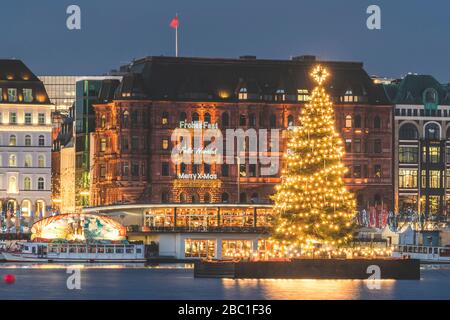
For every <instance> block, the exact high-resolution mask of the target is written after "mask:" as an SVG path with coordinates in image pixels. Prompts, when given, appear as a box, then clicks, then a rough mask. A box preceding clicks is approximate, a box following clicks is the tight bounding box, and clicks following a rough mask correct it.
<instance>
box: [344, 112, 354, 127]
mask: <svg viewBox="0 0 450 320" xmlns="http://www.w3.org/2000/svg"><path fill="white" fill-rule="evenodd" d="M345 127H346V128H351V127H352V116H351V115H346V116H345Z"/></svg>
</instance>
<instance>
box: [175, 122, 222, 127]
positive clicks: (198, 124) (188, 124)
mask: <svg viewBox="0 0 450 320" xmlns="http://www.w3.org/2000/svg"><path fill="white" fill-rule="evenodd" d="M180 128H181V129H219V125H218V124H217V123H209V122H201V121H192V122H186V121H180Z"/></svg>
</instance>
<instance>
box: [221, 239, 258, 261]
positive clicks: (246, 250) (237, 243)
mask: <svg viewBox="0 0 450 320" xmlns="http://www.w3.org/2000/svg"><path fill="white" fill-rule="evenodd" d="M251 253H252V242H251V241H250V240H222V257H224V258H234V257H249V256H250V255H251Z"/></svg>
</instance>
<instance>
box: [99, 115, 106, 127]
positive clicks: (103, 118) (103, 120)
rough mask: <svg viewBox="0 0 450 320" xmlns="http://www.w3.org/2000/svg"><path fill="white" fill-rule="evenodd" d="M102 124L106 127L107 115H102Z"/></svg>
mask: <svg viewBox="0 0 450 320" xmlns="http://www.w3.org/2000/svg"><path fill="white" fill-rule="evenodd" d="M100 125H101V127H102V128H105V127H106V115H104V114H103V115H102V117H101V122H100Z"/></svg>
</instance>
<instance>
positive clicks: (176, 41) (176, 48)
mask: <svg viewBox="0 0 450 320" xmlns="http://www.w3.org/2000/svg"><path fill="white" fill-rule="evenodd" d="M176 17H177V20H178V13H177V14H176ZM175 57H178V21H177V27H176V28H175Z"/></svg>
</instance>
